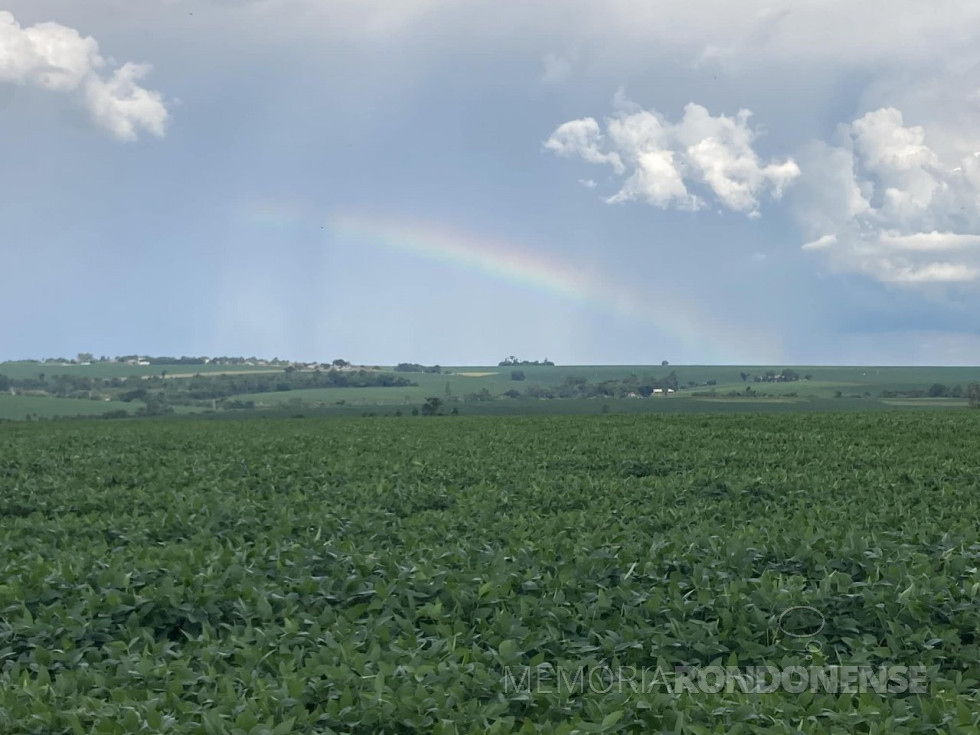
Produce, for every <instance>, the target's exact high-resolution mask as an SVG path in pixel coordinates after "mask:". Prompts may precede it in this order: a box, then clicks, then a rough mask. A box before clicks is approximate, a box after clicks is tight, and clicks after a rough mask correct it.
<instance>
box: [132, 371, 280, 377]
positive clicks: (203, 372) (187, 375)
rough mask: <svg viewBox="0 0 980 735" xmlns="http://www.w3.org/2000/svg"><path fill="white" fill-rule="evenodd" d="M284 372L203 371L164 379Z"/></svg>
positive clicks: (167, 375)
mask: <svg viewBox="0 0 980 735" xmlns="http://www.w3.org/2000/svg"><path fill="white" fill-rule="evenodd" d="M281 372H282V370H268V369H265V370H202V371H201V372H199V373H170V372H168V373H167V374H166V375H165V376H164V377H166V378H195V377H197V376H198V375H200V376H201V377H202V378H207V377H209V376H211V375H252V374H255V373H281ZM143 377H144V378H154V377H156V376H155V375H144V376H143Z"/></svg>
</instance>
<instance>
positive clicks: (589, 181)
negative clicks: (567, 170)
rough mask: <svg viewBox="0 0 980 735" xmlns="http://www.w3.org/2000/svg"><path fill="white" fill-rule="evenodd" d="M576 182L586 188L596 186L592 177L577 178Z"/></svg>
mask: <svg viewBox="0 0 980 735" xmlns="http://www.w3.org/2000/svg"><path fill="white" fill-rule="evenodd" d="M578 183H580V184H581V185H582V186H584V187H585V188H586V189H595V188H596V186H598V184H596V182H595V180H594V179H579V180H578Z"/></svg>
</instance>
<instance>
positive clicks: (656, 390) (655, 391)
mask: <svg viewBox="0 0 980 735" xmlns="http://www.w3.org/2000/svg"><path fill="white" fill-rule="evenodd" d="M663 393H664V389H663V388H654V389H653V395H655V396H656V395H663Z"/></svg>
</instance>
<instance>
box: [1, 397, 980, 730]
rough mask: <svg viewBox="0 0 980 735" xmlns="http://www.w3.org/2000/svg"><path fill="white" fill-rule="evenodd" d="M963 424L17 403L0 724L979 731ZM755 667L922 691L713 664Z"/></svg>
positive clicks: (8, 465) (888, 418) (978, 503)
mask: <svg viewBox="0 0 980 735" xmlns="http://www.w3.org/2000/svg"><path fill="white" fill-rule="evenodd" d="M978 431H980V411H967V410H961V411H918V412H908V411H901V410H897V409H896V410H890V411H886V412H876V413H811V414H802V413H787V414H767V415H753V414H737V415H649V414H648V415H633V416H627V415H609V416H588V417H586V416H553V417H541V416H539V417H523V418H514V417H479V416H476V417H468V416H441V417H417V418H416V417H410V416H406V417H402V418H373V419H370V418H369V419H359V418H354V419H350V418H348V419H325V420H312V419H307V420H273V419H269V420H265V421H262V420H253V421H234V420H227V421H217V422H215V421H211V422H209V421H191V420H187V419H180V418H175V419H171V420H128V421H121V422H109V421H98V422H94V421H86V422H81V421H78V422H65V423H60V424H28V423H22V424H5V425H2V426H0V732H3V733H10V734H11V735H14V734H17V733H39V734H40V733H78V734H79V735H81V734H83V733H86V734H87V733H107V734H112V733H119V734H120V735H124V734H126V735H128V734H131V733H156V732H170V733H241V734H245V735H259V734H261V733H266V734H268V733H275V734H277V735H286V734H287V733H310V734H312V733H365V734H367V733H379V732H383V733H412V732H418V733H429V732H433V733H511V732H513V733H535V732H540V733H567V734H569V735H570V734H571V733H586V732H608V733H614V732H629V733H692V734H700V733H797V732H804V733H882V734H884V733H926V732H929V733H977V732H980V690H978V679H980V641H978V635H980V614H978V610H980V538H978V522H977V519H978V518H980V492H978V489H980V480H978V478H980V455H978V454H977V451H976V436H977V432H978ZM762 666H769V667H771V668H772V669H773V670H776V671H777V673H778V672H779V671H790V672H791V671H794V670H795V671H799V670H804V671H805V670H808V669H812V668H813V667H820V668H821V670H827V671H829V670H831V669H833V670H834V671H837V670H843V669H841V668H840V667H844V668H846V667H852V668H854V667H858V668H861V670H862V671H865V670H868V669H873V670H875V671H878V670H881V667H889V668H888V670H889V671H895V670H896V667H907V669H904V670H905V671H909V672H911V671H916V672H918V673H917V675H916V676H917V677H918V678H917V679H916V681H917V682H918V685H919V686H918V687H912V686H911V684H910V682H911V681H912V678H913V677H912V675H911V674H909V676H908V678H907V679H906V680H905V682H906V686H905V687H904V688H903V687H902V686H894V687H892V688H875V687H871V688H869V687H864V688H863V689H860V690H859V691H853V687H852V688H851V689H848V688H847V687H845V686H844V685H843V684H841V685H840V686H841V687H843V689H841V688H840V687H839V688H838V690H832V689H827V688H826V687H825V688H819V687H815V688H814V690H811V689H804V690H803V691H800V690H799V689H798V688H796V689H794V688H793V687H791V686H790V685H789V684H786V683H785V682H786V680H785V676H786V674H784V675H783V676H784V678H783V682H784V684H783V685H782V686H778V687H769V688H765V687H763V688H761V689H759V688H755V687H748V688H742V687H740V686H736V687H734V688H731V687H723V688H716V687H714V686H711V681H710V680H708V679H707V678H705V672H707V671H710V670H711V668H710V667H715V668H717V667H731V668H733V669H735V670H738V671H743V670H744V671H753V670H756V669H751V668H750V667H762ZM790 667H800V668H798V669H792V668H790ZM834 667H837V668H834ZM862 667H863V668H862ZM624 671H627V672H633V674H631V675H627V676H626V682H625V685H624V681H623V672H624ZM657 671H659V672H661V673H662V675H663V678H657V675H656V674H654V676H653V678H652V679H651V678H648V677H647V675H646V673H645V672H657ZM698 671H700V672H701V677H700V678H699V676H698V675H696V672H698ZM596 672H599V673H598V675H597V674H596ZM639 672H644V674H643V675H642V676H641V675H640V674H639ZM691 672H695V673H694V674H692V673H691ZM692 676H693V679H692V678H691V677H692ZM835 676H836V674H835ZM840 676H842V677H843V676H844V675H843V674H841V675H840ZM692 681H694V682H696V683H697V686H692V685H691V682H692ZM753 681H754V680H753ZM777 681H779V679H778V678H777ZM840 681H841V682H843V679H841V680H840ZM889 681H892V682H893V683H894V681H895V680H889ZM563 682H564V683H565V684H566V685H568V686H566V687H565V688H564V689H563V687H562V684H563ZM685 682H686V684H685ZM901 682H902V679H901V677H899V680H898V683H899V684H901ZM852 683H853V682H852ZM866 683H867V682H866ZM879 683H880V682H879ZM876 686H877V685H876Z"/></svg>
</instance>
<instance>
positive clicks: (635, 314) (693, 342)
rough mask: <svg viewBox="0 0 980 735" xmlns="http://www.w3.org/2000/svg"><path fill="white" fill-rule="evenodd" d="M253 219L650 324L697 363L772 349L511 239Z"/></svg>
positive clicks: (683, 303)
mask: <svg viewBox="0 0 980 735" xmlns="http://www.w3.org/2000/svg"><path fill="white" fill-rule="evenodd" d="M247 219H248V221H249V222H250V223H251V224H253V225H258V226H262V227H269V228H273V229H276V230H281V229H284V228H291V227H294V226H299V225H308V226H310V227H314V226H315V227H316V228H317V229H320V228H323V230H324V231H325V234H326V235H327V236H329V238H330V240H331V242H332V243H333V244H334V245H335V246H343V245H344V244H357V245H358V246H364V245H367V246H369V247H374V248H380V249H384V250H389V251H392V252H400V253H406V254H410V255H412V256H415V257H419V258H424V259H427V260H431V261H437V262H441V263H447V264H450V265H453V266H455V267H459V268H463V269H466V270H469V271H473V272H477V273H481V274H483V275H485V276H487V277H489V278H493V279H496V280H499V281H503V282H506V283H509V284H512V285H514V286H519V287H524V288H528V289H531V290H534V291H537V292H541V293H546V294H550V295H552V296H555V297H558V298H561V299H563V300H565V301H568V302H570V303H575V304H579V305H584V306H585V307H587V308H589V309H591V310H594V311H597V312H601V313H606V314H610V315H613V316H616V317H620V318H623V319H629V320H634V321H637V322H641V323H645V324H649V325H651V326H653V327H654V328H655V329H656V330H657V331H658V332H660V333H661V334H663V335H667V336H670V337H672V338H674V339H676V340H677V341H678V342H680V343H681V344H683V345H684V347H685V349H687V350H689V351H690V353H691V355H692V356H696V359H697V361H698V362H732V363H740V362H742V361H749V362H760V361H762V362H769V361H772V360H773V359H774V358H775V357H777V355H775V354H774V353H775V352H776V351H775V350H773V346H772V345H771V344H769V343H768V340H766V339H764V338H760V336H759V335H754V336H753V335H750V334H746V332H745V329H744V327H739V328H735V327H734V325H726V324H721V323H718V322H717V321H715V320H714V319H712V318H710V317H709V316H708V315H706V314H704V313H703V311H702V309H700V308H699V307H698V305H697V304H695V303H693V302H692V301H691V300H690V299H687V298H684V297H682V296H680V295H678V294H676V293H675V294H664V293H654V292H639V291H637V290H635V289H629V288H626V287H624V285H623V284H622V283H621V282H619V281H617V280H616V279H614V278H612V277H610V276H609V275H607V274H603V273H601V272H598V271H596V270H595V269H589V268H584V267H582V266H581V265H579V264H577V263H574V262H572V261H570V260H568V259H565V258H560V257H556V256H553V255H546V254H542V253H540V252H535V251H533V250H531V249H529V248H527V247H524V246H520V245H518V244H515V243H513V242H508V241H504V240H496V239H492V238H486V237H481V236H477V235H474V234H472V233H468V232H461V231H458V230H453V229H451V228H449V227H447V226H445V225H442V224H438V223H432V222H419V221H412V220H407V219H397V218H391V217H386V216H376V215H365V214H351V213H340V214H334V215H331V216H329V217H326V218H317V217H313V216H306V215H305V214H304V213H303V211H302V210H301V209H300V208H299V207H296V206H294V205H290V204H285V203H272V202H264V203H261V204H258V205H255V206H252V207H250V208H249V209H248V216H247Z"/></svg>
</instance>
